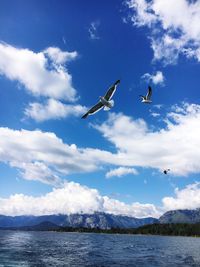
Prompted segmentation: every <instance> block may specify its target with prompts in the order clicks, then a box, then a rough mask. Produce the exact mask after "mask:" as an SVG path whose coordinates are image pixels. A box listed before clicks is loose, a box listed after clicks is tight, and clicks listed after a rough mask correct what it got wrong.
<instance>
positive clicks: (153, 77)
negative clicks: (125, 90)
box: [142, 71, 165, 85]
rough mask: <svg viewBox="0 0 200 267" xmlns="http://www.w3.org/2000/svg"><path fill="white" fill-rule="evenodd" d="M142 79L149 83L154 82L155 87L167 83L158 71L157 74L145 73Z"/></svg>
mask: <svg viewBox="0 0 200 267" xmlns="http://www.w3.org/2000/svg"><path fill="white" fill-rule="evenodd" d="M142 79H144V80H145V81H147V82H152V83H154V84H155V85H157V84H160V85H164V81H165V78H164V75H163V73H162V71H157V72H156V73H155V74H149V73H145V74H144V75H143V76H142Z"/></svg>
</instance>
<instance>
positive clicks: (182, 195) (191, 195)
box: [162, 182, 200, 210]
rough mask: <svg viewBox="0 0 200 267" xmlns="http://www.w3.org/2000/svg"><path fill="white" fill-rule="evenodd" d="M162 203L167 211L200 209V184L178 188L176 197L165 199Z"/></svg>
mask: <svg viewBox="0 0 200 267" xmlns="http://www.w3.org/2000/svg"><path fill="white" fill-rule="evenodd" d="M162 202H163V207H164V209H165V210H175V209H196V208H200V183H199V182H196V183H194V184H190V185H187V186H186V187H185V188H183V189H179V188H176V189H175V197H164V198H163V200H162Z"/></svg>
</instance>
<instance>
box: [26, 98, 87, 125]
mask: <svg viewBox="0 0 200 267" xmlns="http://www.w3.org/2000/svg"><path fill="white" fill-rule="evenodd" d="M85 112H86V107H83V106H81V105H72V104H63V103H62V102H60V101H58V100H55V99H48V100H47V102H46V104H41V103H37V102H35V103H30V104H29V106H28V107H27V108H26V109H25V112H24V113H25V115H26V116H27V117H30V118H32V119H34V120H36V121H38V122H42V121H45V120H49V119H61V118H67V117H69V116H76V117H78V116H81V115H82V114H84V113H85Z"/></svg>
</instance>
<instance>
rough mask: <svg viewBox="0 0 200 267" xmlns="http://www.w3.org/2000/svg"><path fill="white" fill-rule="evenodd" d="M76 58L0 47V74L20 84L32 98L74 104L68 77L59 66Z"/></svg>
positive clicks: (58, 52) (54, 51) (52, 49)
mask: <svg viewBox="0 0 200 267" xmlns="http://www.w3.org/2000/svg"><path fill="white" fill-rule="evenodd" d="M76 56H77V53H76V52H63V51H61V50H60V49H59V48H55V47H49V48H47V49H46V50H45V51H42V52H38V53H36V52H33V51H31V50H29V49H22V48H16V47H14V46H11V45H8V44H3V43H0V74H1V75H5V76H6V77H7V78H8V79H10V80H13V81H18V82H20V83H21V84H22V85H23V86H24V88H25V89H26V90H27V91H28V92H29V93H31V94H32V95H34V96H45V97H50V98H55V99H65V100H68V101H75V100H76V98H77V97H76V90H75V89H74V87H73V86H72V77H71V75H70V74H69V73H68V71H67V70H66V69H65V68H64V66H63V64H64V63H66V62H67V61H69V60H72V59H74V58H75V57H76Z"/></svg>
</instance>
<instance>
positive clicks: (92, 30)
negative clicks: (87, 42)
mask: <svg viewBox="0 0 200 267" xmlns="http://www.w3.org/2000/svg"><path fill="white" fill-rule="evenodd" d="M99 25H100V22H99V21H93V22H91V23H90V27H89V29H88V32H89V35H90V39H92V40H98V39H100V37H99V35H98V32H97V29H98V27H99Z"/></svg>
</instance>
